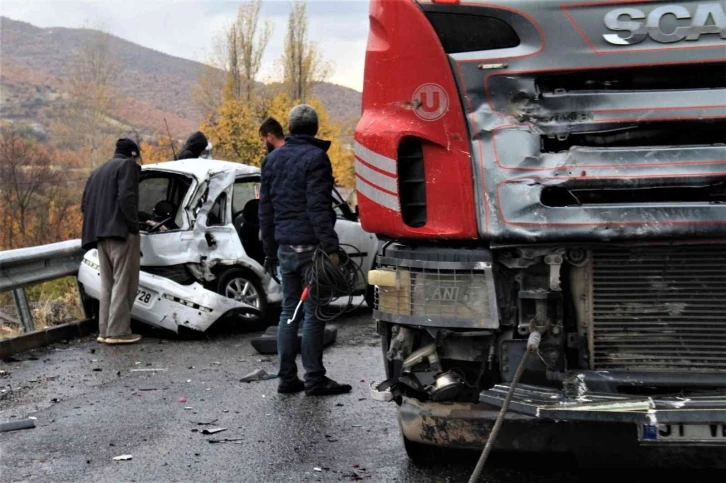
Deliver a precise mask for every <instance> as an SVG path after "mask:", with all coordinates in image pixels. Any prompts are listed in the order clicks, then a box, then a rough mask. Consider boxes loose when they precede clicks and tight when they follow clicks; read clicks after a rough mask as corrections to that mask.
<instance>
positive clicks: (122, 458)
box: [113, 454, 133, 461]
mask: <svg viewBox="0 0 726 483" xmlns="http://www.w3.org/2000/svg"><path fill="white" fill-rule="evenodd" d="M132 458H133V456H132V455H130V454H122V455H119V456H114V457H113V459H114V461H128V460H130V459H132Z"/></svg>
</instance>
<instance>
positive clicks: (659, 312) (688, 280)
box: [593, 246, 726, 372]
mask: <svg viewBox="0 0 726 483" xmlns="http://www.w3.org/2000/svg"><path fill="white" fill-rule="evenodd" d="M593 255H594V256H593V259H594V260H593V264H594V265H593V289H594V290H593V321H594V324H593V356H594V360H593V362H594V366H595V368H596V369H614V368H618V369H631V370H655V371H684V370H685V371H698V372H714V371H719V372H720V371H726V350H725V349H724V348H726V248H725V247H723V246H688V247H657V248H653V247H648V248H638V249H601V250H596V251H595V252H594V254H593Z"/></svg>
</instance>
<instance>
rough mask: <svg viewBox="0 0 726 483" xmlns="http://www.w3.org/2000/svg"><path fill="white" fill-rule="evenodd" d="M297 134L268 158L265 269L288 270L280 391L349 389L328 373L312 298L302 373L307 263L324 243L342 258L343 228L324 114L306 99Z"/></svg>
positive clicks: (294, 113) (296, 118) (295, 112)
mask: <svg viewBox="0 0 726 483" xmlns="http://www.w3.org/2000/svg"><path fill="white" fill-rule="evenodd" d="M289 132H290V134H289V135H288V136H287V137H286V138H285V144H284V145H282V146H280V147H279V148H276V149H275V150H274V151H272V152H271V153H270V154H268V155H267V157H266V158H265V161H264V162H263V164H262V179H261V188H260V228H261V230H262V242H263V245H264V249H265V269H266V270H267V272H268V273H269V274H270V275H271V276H273V277H274V276H276V274H277V273H276V270H277V265H278V263H279V265H280V274H281V275H282V294H283V299H282V314H281V315H280V324H279V326H278V332H277V352H278V354H279V356H280V370H279V372H278V376H279V378H280V384H279V386H278V388H277V392H280V393H295V392H300V391H302V390H305V393H306V394H307V395H310V396H318V395H326V394H342V393H346V392H349V391H350V390H351V387H350V385H348V384H338V383H337V382H335V381H333V380H332V379H329V378H328V377H326V376H325V372H326V371H325V366H324V365H323V336H324V331H325V322H323V321H322V320H320V319H318V317H317V316H316V315H315V312H316V307H315V305H314V304H313V302H312V300H311V299H308V300H306V301H305V303H304V311H303V312H304V316H303V319H304V322H303V334H302V346H301V353H302V363H303V368H304V369H305V382H303V381H301V380H300V379H299V378H298V377H297V364H296V363H295V357H296V355H297V332H298V325H299V317H296V318H295V320H293V321H292V323H290V324H288V323H287V321H288V319H290V318H291V317H292V315H293V312H294V311H295V307H296V305H297V304H298V302H299V301H300V297H301V295H302V291H303V287H304V285H305V270H306V269H307V268H308V267H309V266H310V264H311V261H312V258H313V252H314V250H315V248H316V247H320V248H321V249H323V250H325V251H326V252H327V253H329V254H331V257H333V258H337V251H338V235H337V233H335V220H336V216H335V212H334V211H333V170H332V167H331V165H330V159H328V155H327V154H326V151H327V150H328V148H329V147H330V141H322V140H320V139H316V138H315V135H316V134H317V132H318V115H317V113H316V112H315V109H313V108H312V107H310V106H308V105H306V104H302V105H299V106H296V107H294V108H293V109H292V110H291V111H290V120H289Z"/></svg>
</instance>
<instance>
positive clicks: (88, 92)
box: [58, 31, 117, 168]
mask: <svg viewBox="0 0 726 483" xmlns="http://www.w3.org/2000/svg"><path fill="white" fill-rule="evenodd" d="M85 38H86V39H87V40H86V41H84V43H83V44H81V46H80V48H79V49H78V51H77V53H76V55H75V58H74V62H73V67H72V72H71V76H70V85H69V89H68V103H67V106H66V109H65V112H64V115H63V116H62V118H61V122H60V124H61V126H59V129H58V134H59V135H60V137H61V138H62V139H64V140H65V144H66V145H69V144H72V145H73V146H72V147H75V148H79V147H87V148H88V150H89V152H90V166H91V168H95V167H96V166H98V164H99V163H100V161H101V152H102V149H103V148H104V147H105V144H106V143H107V142H108V141H109V138H111V137H113V136H111V135H110V132H109V131H113V130H114V124H115V123H114V121H113V119H112V118H111V117H110V113H111V111H112V110H113V108H114V107H115V105H116V98H115V95H114V93H113V89H112V87H111V83H112V80H113V76H114V75H115V74H116V65H117V64H116V60H115V57H114V55H113V52H112V50H111V43H110V39H109V36H108V34H107V33H105V32H100V31H99V32H93V31H92V32H89V33H88V35H86V36H85ZM79 141H80V142H79ZM79 144H80V145H79Z"/></svg>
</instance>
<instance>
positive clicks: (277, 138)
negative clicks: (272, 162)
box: [259, 117, 285, 154]
mask: <svg viewBox="0 0 726 483" xmlns="http://www.w3.org/2000/svg"><path fill="white" fill-rule="evenodd" d="M259 134H260V140H261V141H262V142H263V143H265V149H267V153H268V154H269V153H271V152H272V151H274V150H275V149H277V148H279V147H280V146H282V145H283V144H285V134H284V133H283V132H282V125H280V123H279V122H278V121H277V119H274V118H272V117H268V118H267V119H265V121H264V122H263V123H262V124H261V125H260V133H259Z"/></svg>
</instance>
